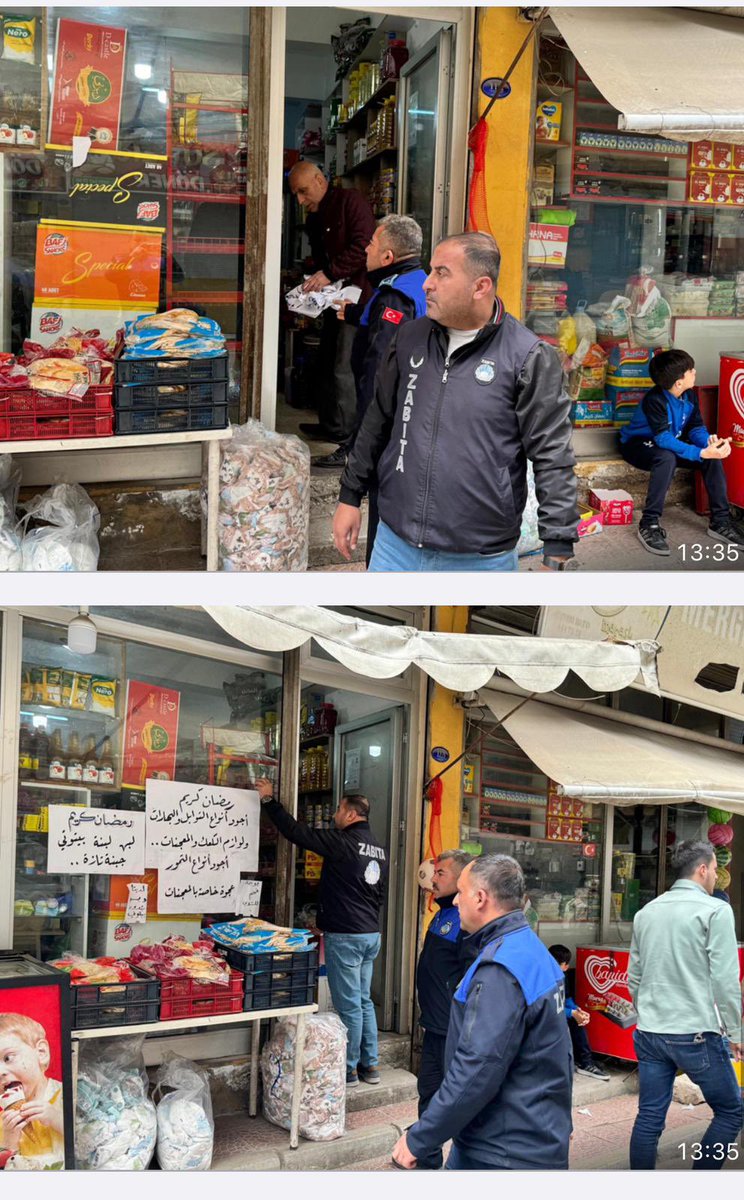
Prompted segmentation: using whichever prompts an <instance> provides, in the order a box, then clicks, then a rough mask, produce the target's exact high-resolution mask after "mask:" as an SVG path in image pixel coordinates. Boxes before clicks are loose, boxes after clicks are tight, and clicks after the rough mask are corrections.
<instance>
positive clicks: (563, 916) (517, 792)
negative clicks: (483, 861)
mask: <svg viewBox="0 0 744 1200" xmlns="http://www.w3.org/2000/svg"><path fill="white" fill-rule="evenodd" d="M474 738H475V739H476V743H475V745H474V746H473V745H472V742H473V739H474ZM468 739H469V740H467V744H468V745H469V746H470V749H469V750H468V753H467V755H466V758H465V760H464V763H465V765H464V768H463V799H462V830H461V846H462V848H463V849H465V850H470V852H471V853H474V854H476V853H477V854H480V853H484V854H511V855H513V856H514V857H515V858H516V859H517V860H518V862H519V863H520V864H521V866H522V868H523V870H524V874H525V881H526V885H527V894H528V896H529V899H530V903H531V905H532V908H533V909H534V913H535V916H536V917H537V920H538V921H539V932H540V936H541V938H542V939H543V941H546V940H547V941H548V942H549V941H553V942H555V941H560V942H562V943H564V944H568V945H569V946H571V947H573V946H575V945H580V944H582V942H584V941H586V940H591V938H593V937H594V936H596V930H597V928H598V923H599V900H600V894H599V893H600V846H601V831H602V820H603V818H602V808H601V806H600V805H594V804H587V803H584V802H583V801H578V800H572V799H570V798H569V797H566V796H559V795H558V793H557V790H556V789H555V787H554V785H553V784H551V781H550V780H549V779H547V778H546V776H545V775H543V774H541V773H540V771H539V770H538V768H537V767H536V766H535V764H534V763H533V762H532V761H531V760H530V759H528V758H527V756H526V755H525V754H524V753H523V752H522V750H521V749H520V748H519V746H517V744H516V742H514V741H513V740H512V739H511V738H510V737H509V735H508V734H507V733H506V732H505V731H504V730H500V729H495V728H492V727H488V726H487V727H485V729H484V730H483V732H482V733H481V734H480V736H478V732H477V730H476V729H475V727H474V726H471V727H470V729H469V731H468Z"/></svg>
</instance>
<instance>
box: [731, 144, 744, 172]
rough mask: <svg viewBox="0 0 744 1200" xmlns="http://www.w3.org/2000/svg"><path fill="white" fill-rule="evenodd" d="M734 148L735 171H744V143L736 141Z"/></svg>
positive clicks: (733, 164)
mask: <svg viewBox="0 0 744 1200" xmlns="http://www.w3.org/2000/svg"><path fill="white" fill-rule="evenodd" d="M732 150H733V163H732V166H733V168H734V170H735V171H744V145H740V144H739V143H737V142H735V143H734V145H733V146H732Z"/></svg>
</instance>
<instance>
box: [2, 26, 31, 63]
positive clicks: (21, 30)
mask: <svg viewBox="0 0 744 1200" xmlns="http://www.w3.org/2000/svg"><path fill="white" fill-rule="evenodd" d="M3 58H5V59H8V60H9V61H12V62H22V63H29V64H31V65H33V63H34V61H35V58H36V17H28V16H22V17H21V16H19V17H15V16H13V17H5V18H4V19H3Z"/></svg>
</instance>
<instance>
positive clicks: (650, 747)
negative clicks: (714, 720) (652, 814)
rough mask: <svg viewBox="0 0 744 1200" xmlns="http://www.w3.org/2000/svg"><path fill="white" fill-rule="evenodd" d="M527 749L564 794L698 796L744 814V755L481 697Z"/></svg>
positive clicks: (628, 800) (639, 798) (606, 798)
mask: <svg viewBox="0 0 744 1200" xmlns="http://www.w3.org/2000/svg"><path fill="white" fill-rule="evenodd" d="M485 700H486V703H487V704H488V707H489V708H490V709H491V712H492V713H493V714H494V716H496V717H497V718H498V720H499V723H500V724H502V725H503V727H504V728H505V729H506V731H507V733H508V734H509V735H510V736H511V737H512V738H513V739H514V741H515V742H517V743H518V745H519V746H521V748H522V749H523V750H524V752H525V754H526V755H527V756H528V757H529V758H531V759H532V761H533V762H534V763H535V764H536V765H537V766H538V767H539V768H540V770H541V771H542V772H543V774H544V775H547V776H548V778H549V779H553V780H555V782H556V783H557V784H558V785H559V787H560V790H561V791H562V792H563V794H564V795H566V796H574V797H576V798H577V799H582V800H590V801H602V802H604V803H606V804H613V805H623V804H674V803H679V802H680V801H690V800H697V801H698V802H699V803H701V804H708V805H714V806H715V805H718V806H720V807H721V808H725V809H728V810H729V811H731V812H737V813H742V814H744V754H737V753H736V752H735V751H732V750H727V749H725V743H722V745H721V749H720V750H718V749H715V748H714V747H713V746H705V745H702V744H701V743H699V742H686V741H685V740H684V739H683V738H678V737H673V736H669V735H667V734H663V733H653V732H651V731H650V730H647V729H634V728H632V727H631V726H629V725H624V724H620V723H619V722H613V721H612V720H601V719H597V718H594V717H590V716H588V715H587V714H586V713H579V712H572V711H571V710H569V709H565V708H558V707H556V706H554V705H550V704H541V703H540V702H539V701H536V700H527V701H525V702H522V701H520V699H519V697H518V696H507V695H498V694H497V693H495V692H492V693H490V694H489V695H488V696H487V697H485Z"/></svg>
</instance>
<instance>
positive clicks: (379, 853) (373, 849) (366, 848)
mask: <svg viewBox="0 0 744 1200" xmlns="http://www.w3.org/2000/svg"><path fill="white" fill-rule="evenodd" d="M359 853H360V854H366V855H367V858H381V859H382V860H383V862H384V861H385V851H384V850H383V848H382V846H370V845H369V844H368V843H367V842H360V843H359Z"/></svg>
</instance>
